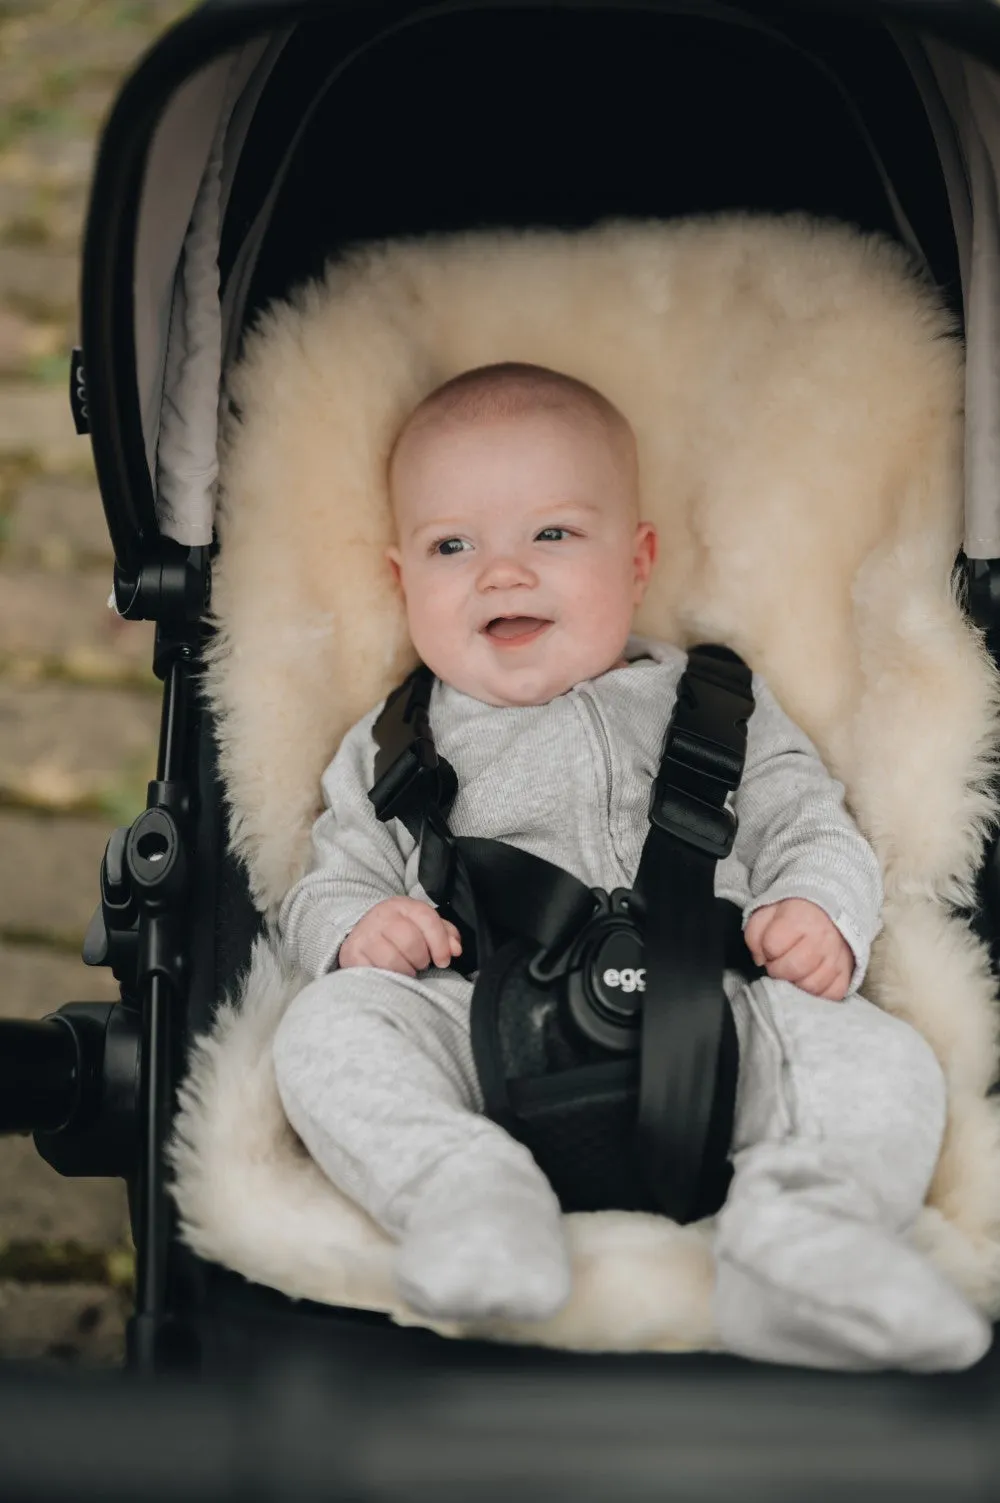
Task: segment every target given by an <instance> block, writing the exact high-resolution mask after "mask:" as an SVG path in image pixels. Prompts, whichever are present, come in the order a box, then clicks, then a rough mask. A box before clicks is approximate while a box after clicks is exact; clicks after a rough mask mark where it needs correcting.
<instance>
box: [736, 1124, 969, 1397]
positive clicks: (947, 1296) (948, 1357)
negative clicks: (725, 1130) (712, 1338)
mask: <svg viewBox="0 0 1000 1503" xmlns="http://www.w3.org/2000/svg"><path fill="white" fill-rule="evenodd" d="M769 1146H770V1145H769ZM758 1152H760V1150H758ZM803 1167H805V1165H804V1164H803ZM810 1178H811V1179H812V1183H809V1182H808V1181H809V1179H810ZM735 1188H736V1186H735V1183H734V1189H735ZM754 1188H755V1190H756V1189H758V1188H759V1186H755V1187H754ZM783 1191H784V1193H783V1194H780V1195H778V1194H775V1195H774V1197H773V1198H770V1197H768V1198H767V1203H765V1197H764V1196H763V1195H757V1194H754V1195H753V1196H747V1197H746V1199H745V1200H744V1199H742V1198H741V1197H740V1195H739V1193H738V1191H737V1194H736V1195H735V1197H734V1198H733V1199H732V1200H731V1201H730V1203H729V1204H728V1205H727V1206H726V1207H724V1208H723V1211H722V1213H721V1214H720V1218H719V1232H718V1236H717V1241H716V1249H715V1256H716V1284H715V1295H714V1309H715V1322H716V1329H717V1332H718V1335H719V1338H720V1340H721V1342H722V1345H723V1346H724V1347H725V1349H726V1350H727V1351H730V1352H733V1353H735V1354H736V1355H737V1356H741V1357H750V1358H753V1359H755V1360H758V1361H761V1360H762V1361H766V1362H783V1363H790V1364H794V1365H797V1366H803V1367H822V1368H839V1369H842V1370H845V1371H865V1370H867V1371H871V1370H878V1369H882V1368H903V1369H906V1370H909V1371H911V1372H947V1371H953V1370H960V1369H963V1368H967V1367H971V1366H972V1365H973V1363H975V1362H978V1361H979V1359H980V1358H981V1357H982V1356H983V1355H984V1354H985V1353H986V1351H987V1350H988V1349H989V1346H990V1341H991V1337H992V1331H991V1328H990V1325H989V1323H988V1321H986V1320H985V1319H984V1318H983V1317H982V1316H981V1315H979V1314H978V1313H977V1312H976V1311H975V1310H974V1309H973V1308H972V1306H971V1305H970V1304H969V1303H968V1302H967V1301H966V1300H965V1299H964V1298H963V1296H962V1295H961V1294H959V1292H958V1291H957V1290H956V1289H955V1288H954V1287H953V1286H952V1285H951V1284H949V1283H948V1281H947V1280H946V1279H945V1278H944V1277H943V1276H942V1275H941V1274H940V1273H938V1271H937V1270H936V1269H935V1268H934V1267H932V1265H931V1264H930V1263H929V1262H928V1261H927V1260H926V1259H925V1258H924V1257H923V1256H922V1255H921V1254H920V1253H918V1252H917V1251H916V1250H915V1249H914V1248H913V1247H911V1246H910V1245H909V1244H908V1243H907V1242H906V1241H905V1239H904V1236H903V1235H902V1234H901V1233H897V1232H895V1231H894V1230H892V1229H890V1228H889V1227H886V1226H885V1225H883V1224H880V1222H879V1220H878V1219H877V1217H876V1216H875V1215H874V1214H873V1211H874V1209H875V1208H874V1205H873V1203H872V1202H871V1200H870V1198H869V1197H867V1196H866V1194H865V1192H864V1190H863V1188H862V1187H861V1186H856V1185H852V1184H850V1183H849V1182H846V1181H842V1182H840V1183H837V1182H836V1180H835V1179H834V1178H833V1177H832V1176H831V1178H830V1179H829V1180H828V1181H826V1182H825V1183H824V1182H823V1179H822V1177H820V1176H810V1175H808V1174H803V1176H802V1179H801V1181H800V1183H799V1184H797V1185H795V1184H792V1183H791V1182H790V1180H788V1179H786V1183H785V1185H784V1186H783ZM849 1198H853V1199H854V1201H855V1204H854V1207H853V1210H852V1209H849V1207H848V1205H847V1200H848V1199H849Z"/></svg>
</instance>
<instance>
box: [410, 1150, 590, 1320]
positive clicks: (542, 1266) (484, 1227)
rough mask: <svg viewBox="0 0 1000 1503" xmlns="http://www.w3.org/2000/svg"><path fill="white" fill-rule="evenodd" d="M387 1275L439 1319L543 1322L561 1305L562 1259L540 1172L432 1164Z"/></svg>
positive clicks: (566, 1285)
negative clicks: (392, 1275) (391, 1274)
mask: <svg viewBox="0 0 1000 1503" xmlns="http://www.w3.org/2000/svg"><path fill="white" fill-rule="evenodd" d="M396 1283H397V1286H398V1288H399V1291H400V1293H401V1294H402V1296H403V1298H404V1299H405V1300H406V1302H407V1304H408V1305H409V1306H410V1307H411V1308H412V1309H413V1310H415V1311H417V1313H418V1314H421V1315H426V1316H430V1317H433V1318H435V1319H438V1320H468V1321H478V1320H497V1319H503V1320H517V1321H521V1320H544V1319H545V1318H546V1317H547V1316H550V1315H554V1314H555V1312H556V1311H557V1310H558V1309H559V1308H560V1307H561V1306H562V1305H564V1304H565V1303H566V1300H567V1299H568V1298H569V1292H570V1264H569V1253H568V1250H567V1247H566V1242H565V1238H564V1235H563V1229H562V1220H561V1217H560V1212H559V1202H558V1201H557V1199H556V1197H555V1194H554V1193H553V1191H552V1188H551V1186H550V1185H549V1183H548V1181H547V1180H546V1179H545V1176H544V1175H543V1174H542V1172H541V1170H540V1169H538V1168H537V1167H536V1166H535V1165H534V1164H533V1163H532V1162H531V1161H530V1160H526V1162H525V1163H524V1164H521V1163H518V1162H517V1161H516V1160H515V1161H514V1162H508V1161H507V1160H503V1161H498V1160H496V1159H491V1160H489V1161H487V1162H480V1163H475V1162H471V1163H470V1162H469V1161H468V1160H466V1161H464V1162H463V1163H462V1164H461V1165H447V1166H440V1168H439V1170H436V1171H435V1173H434V1175H433V1177H432V1178H431V1179H430V1180H429V1182H428V1185H427V1187H426V1190H425V1193H424V1194H422V1195H421V1197H420V1198H419V1200H418V1201H417V1204H416V1207H415V1209H414V1211H413V1212H412V1214H411V1215H410V1217H409V1220H408V1224H407V1227H406V1230H405V1233H404V1235H403V1239H402V1242H401V1245H400V1248H399V1253H398V1256H397V1261H396Z"/></svg>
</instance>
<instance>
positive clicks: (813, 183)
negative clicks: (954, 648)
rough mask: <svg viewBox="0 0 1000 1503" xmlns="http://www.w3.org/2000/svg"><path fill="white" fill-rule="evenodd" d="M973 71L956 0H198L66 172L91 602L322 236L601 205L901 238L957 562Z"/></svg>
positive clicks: (978, 176) (179, 513)
mask: <svg viewBox="0 0 1000 1503" xmlns="http://www.w3.org/2000/svg"><path fill="white" fill-rule="evenodd" d="M570 19H572V22H573V25H574V31H573V41H572V46H571V47H570V46H569V45H568V42H569V34H568V31H567V22H568V20H570ZM667 27H669V28H670V30H669V38H670V43H669V45H667V46H662V45H656V44H658V43H663V41H664V39H665V38H666V37H667V36H668V32H667V31H666V30H665V28H667ZM647 44H648V45H647ZM459 53H461V56H462V57H463V59H466V58H470V57H471V58H472V59H474V60H475V61H474V64H473V66H472V67H471V68H469V67H467V66H466V65H465V64H464V63H463V66H462V68H459V69H457V68H455V67H454V65H453V59H454V58H455V57H457V56H458V55H459ZM567 62H568V66H567ZM995 63H1000V17H998V15H997V12H996V10H995V8H994V7H993V6H991V5H989V4H987V3H970V0H961V3H953V4H938V5H930V6H929V5H925V4H920V5H909V4H894V5H873V6H871V7H869V8H868V9H867V10H866V11H865V12H864V14H858V13H857V12H852V13H851V15H850V16H849V17H848V16H845V15H844V14H843V13H842V12H841V11H840V9H839V7H834V8H832V9H827V8H825V7H815V6H812V5H810V6H802V7H798V6H788V5H785V6H781V7H761V6H758V5H749V6H748V5H723V4H719V3H716V0H701V3H691V0H664V3H661V4H637V5H634V6H633V5H629V4H626V5H622V4H617V5H614V6H606V7H605V6H600V5H593V4H586V5H581V6H573V5H571V6H565V7H564V6H560V7H548V6H545V7H540V8H539V7H535V6H532V5H530V4H528V5H522V4H518V5H516V6H497V5H489V6H485V5H479V4H465V3H454V4H444V5H436V6H432V7H426V6H420V5H415V4H401V5H376V6H373V5H368V4H365V5H333V4H329V3H321V0H286V3H283V4H282V3H275V0H269V3H263V0H261V3H254V0H247V3H234V0H208V3H206V4H204V5H202V6H200V7H199V8H198V9H197V10H196V11H195V12H194V13H193V14H192V15H191V16H190V17H189V18H188V19H186V20H185V21H183V22H182V23H181V24H179V25H178V26H177V27H176V29H175V30H174V31H173V32H172V33H171V34H170V35H168V36H167V37H166V38H165V39H164V40H163V41H162V43H161V44H160V45H159V46H158V47H157V48H155V49H154V51H153V52H152V53H151V54H150V55H149V56H148V57H147V59H146V61H145V63H144V64H143V65H142V66H141V67H140V68H139V70H138V71H137V72H136V74H135V75H134V77H133V78H132V80H131V82H130V83H129V85H128V86H127V87H126V88H125V90H124V91H123V93H122V95H121V97H120V99H119V101H118V104H117V107H116V109H115V111H114V113H113V115H112V117H111V119H110V122H109V124H108V127H107V131H106V134H105V137H104V141H103V145H102V149H101V153H100V157H99V161H98V166H97V172H96V177H95V181H94V188H93V199H92V209H91V214H90V219H89V230H88V234H87V239H86V246H85V256H84V271H83V286H82V308H83V319H82V343H83V356H84V362H85V370H86V397H87V408H88V421H89V426H90V431H91V434H92V441H93V446H94V452H95V457H96V462H97V467H98V473H99V478H100V483H101V491H102V495H103V498H104V504H105V507H106V511H107V517H108V523H109V527H110V531H111V535H112V540H113V543H114V546H115V551H116V555H117V558H118V561H119V565H120V566H121V567H120V571H119V580H118V591H117V594H118V604H119V608H120V609H122V610H123V611H124V612H126V613H127V614H153V615H155V614H157V607H156V605H155V603H154V600H153V598H152V597H151V596H150V595H149V592H148V590H147V592H146V595H145V601H144V603H143V602H140V599H139V597H138V595H137V582H138V579H139V572H140V570H141V568H142V565H144V564H146V565H155V564H156V563H157V561H158V560H159V558H160V555H161V552H162V540H163V539H168V540H172V541H173V542H174V543H176V544H179V545H181V546H182V547H184V548H199V547H205V546H207V545H209V544H210V543H211V541H212V535H213V513H214V504H215V483H216V479H217V474H218V460H217V433H218V422H217V402H216V401H215V400H213V395H212V394H213V393H216V392H218V390H219V386H220V379H221V372H222V370H223V369H224V367H225V366H226V365H227V363H228V362H229V361H230V360H231V359H232V357H233V356H234V354H235V353H236V352H237V350H238V348H239V343H240V338H241V331H242V330H243V328H244V327H245V324H246V321H247V318H248V316H250V315H252V313H253V312H254V310H255V309H256V308H258V307H259V306H260V305H261V303H262V302H263V301H265V300H266V299H267V298H268V297H270V296H273V295H276V294H280V293H282V292H284V291H285V290H286V289H287V287H288V285H289V284H290V282H291V281H292V280H295V279H296V278H300V277H301V276H303V275H304V274H306V273H309V272H313V271H316V270H318V269H319V267H320V266H321V265H322V262H323V260H324V259H325V257H326V256H327V255H328V254H329V253H330V252H331V251H333V250H336V249H338V248H341V247H342V246H343V245H344V244H345V243H348V242H351V241H357V240H359V239H371V238H377V237H379V236H381V235H386V234H392V235H398V234H400V233H412V232H414V231H420V230H423V229H431V228H433V229H445V228H456V227H459V226H460V225H461V226H463V227H464V226H465V225H469V224H479V225H482V224H489V223H498V222H508V223H545V222H555V223H560V224H564V225H565V224H571V223H574V222H575V223H586V222H591V221H592V220H593V219H594V218H596V217H604V216H607V215H609V214H628V215H629V216H631V217H636V216H652V215H656V216H657V217H664V216H666V215H674V214H678V213H689V212H692V211H700V210H715V209H726V208H740V207H751V208H756V209H777V210H783V209H807V210H813V211H814V212H818V213H821V214H827V215H831V216H835V217H840V218H845V219H847V220H849V221H851V220H852V221H854V222H855V223H858V224H859V225H860V226H861V227H862V228H882V229H886V230H888V231H890V232H891V233H894V234H895V235H897V236H898V237H899V238H900V239H902V240H903V241H904V243H906V244H907V245H908V246H909V247H910V248H911V250H912V251H913V253H914V255H915V256H917V257H918V258H920V259H921V260H923V261H924V262H925V264H926V265H927V266H928V267H929V269H930V270H931V273H932V275H934V277H935V278H936V280H937V281H938V282H939V283H940V284H942V285H945V286H949V287H950V288H951V289H952V291H953V293H954V296H955V300H956V304H957V306H958V307H959V309H960V310H961V312H962V313H963V314H964V320H965V326H966V337H967V352H968V379H967V400H966V410H967V440H966V461H967V466H966V469H967V525H966V534H965V552H966V555H967V557H969V558H970V559H990V558H996V557H1000V501H998V499H997V487H996V484H995V476H996V472H997V462H998V459H1000V363H998V362H997V359H996V354H995V351H996V349H997V347H998V333H1000V330H998V322H1000V209H998V197H1000V190H998V175H1000V85H998V83H997V77H996V75H995V73H994V72H993V67H992V65H993V64H995ZM376 64H377V67H376ZM640 147H641V150H640ZM442 148H444V149H443V150H442ZM650 161H652V162H656V163H657V164H658V170H657V171H655V172H651V171H650V170H649V167H648V163H649V162H650Z"/></svg>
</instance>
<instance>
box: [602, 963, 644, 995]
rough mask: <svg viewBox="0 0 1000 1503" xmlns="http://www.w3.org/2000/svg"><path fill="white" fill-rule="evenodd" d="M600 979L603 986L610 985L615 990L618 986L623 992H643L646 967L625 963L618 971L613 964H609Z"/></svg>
mask: <svg viewBox="0 0 1000 1503" xmlns="http://www.w3.org/2000/svg"><path fill="white" fill-rule="evenodd" d="M601 980H602V981H603V982H604V985H605V986H608V987H611V989H612V990H613V991H617V990H618V988H619V987H620V988H621V990H622V991H623V992H644V991H645V990H646V967H645V966H634V967H633V966H630V965H627V966H623V967H622V969H621V970H620V971H619V970H616V969H615V967H614V966H609V967H608V969H607V970H606V971H605V972H604V974H603V976H602V977H601Z"/></svg>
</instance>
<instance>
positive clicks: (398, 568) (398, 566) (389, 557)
mask: <svg viewBox="0 0 1000 1503" xmlns="http://www.w3.org/2000/svg"><path fill="white" fill-rule="evenodd" d="M385 557H386V562H387V563H388V565H389V572H390V573H391V575H392V579H393V583H394V584H396V585H398V586H399V588H400V589H402V588H403V576H402V563H403V556H402V554H401V553H400V551H399V549H398V548H397V547H396V546H395V545H393V546H392V547H389V548H387V549H386V550H385Z"/></svg>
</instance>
